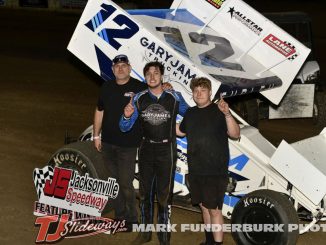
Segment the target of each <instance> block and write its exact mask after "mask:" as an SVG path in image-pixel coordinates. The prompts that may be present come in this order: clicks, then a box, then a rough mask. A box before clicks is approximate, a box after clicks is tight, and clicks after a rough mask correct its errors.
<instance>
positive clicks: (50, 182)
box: [33, 166, 119, 217]
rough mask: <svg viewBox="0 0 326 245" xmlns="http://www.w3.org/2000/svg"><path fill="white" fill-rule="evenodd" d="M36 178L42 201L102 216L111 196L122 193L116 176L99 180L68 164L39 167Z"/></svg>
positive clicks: (35, 172)
mask: <svg viewBox="0 0 326 245" xmlns="http://www.w3.org/2000/svg"><path fill="white" fill-rule="evenodd" d="M33 180H34V184H35V188H36V192H37V195H38V198H39V202H40V203H43V204H47V205H51V206H55V207H60V208H61V209H67V210H71V211H75V212H79V213H84V214H88V215H91V216H97V217H100V216H101V213H102V211H103V209H104V208H105V206H106V204H107V202H108V198H111V199H115V198H116V197H117V195H118V193H119V184H118V183H117V182H116V179H114V178H111V177H109V178H108V179H107V180H99V179H95V178H92V177H90V176H89V174H88V173H86V174H85V175H84V176H81V175H79V174H78V172H77V171H74V170H71V169H65V168H59V167H55V168H54V169H53V168H52V167H51V166H45V167H44V168H43V169H39V168H36V169H34V172H33Z"/></svg>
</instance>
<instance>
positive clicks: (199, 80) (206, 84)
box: [190, 77, 212, 91]
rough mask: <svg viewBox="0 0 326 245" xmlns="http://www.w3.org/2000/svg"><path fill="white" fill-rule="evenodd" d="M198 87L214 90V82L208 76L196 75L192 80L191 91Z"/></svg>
mask: <svg viewBox="0 0 326 245" xmlns="http://www.w3.org/2000/svg"><path fill="white" fill-rule="evenodd" d="M197 87H203V88H208V90H212V83H211V81H210V80H209V79H208V78H206V77H196V78H193V79H192V80H191V82H190V89H191V91H194V89H195V88H197Z"/></svg>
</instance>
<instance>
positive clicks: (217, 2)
mask: <svg viewBox="0 0 326 245" xmlns="http://www.w3.org/2000/svg"><path fill="white" fill-rule="evenodd" d="M205 1H206V2H208V3H209V4H210V5H212V6H214V7H215V8H217V9H220V8H221V6H222V4H223V3H224V2H225V1H226V0H205Z"/></svg>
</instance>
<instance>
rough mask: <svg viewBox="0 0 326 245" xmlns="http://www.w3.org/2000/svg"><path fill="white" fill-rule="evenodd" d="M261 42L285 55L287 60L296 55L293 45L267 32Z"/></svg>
mask: <svg viewBox="0 0 326 245" xmlns="http://www.w3.org/2000/svg"><path fill="white" fill-rule="evenodd" d="M263 42H264V43H266V44H267V45H268V46H270V47H272V48H273V49H275V50H276V51H277V52H279V53H280V54H282V55H283V56H285V57H287V58H288V59H289V60H293V59H294V58H296V57H297V56H298V54H297V51H296V49H295V47H294V46H293V45H291V43H289V42H287V41H282V40H281V39H279V38H278V37H276V36H274V35H273V34H269V35H268V36H267V37H265V38H264V40H263Z"/></svg>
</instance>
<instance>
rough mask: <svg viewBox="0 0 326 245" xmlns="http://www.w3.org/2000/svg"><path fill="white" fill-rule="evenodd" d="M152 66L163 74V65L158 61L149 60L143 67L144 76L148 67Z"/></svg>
mask: <svg viewBox="0 0 326 245" xmlns="http://www.w3.org/2000/svg"><path fill="white" fill-rule="evenodd" d="M152 66H154V67H157V68H158V69H159V70H160V72H161V75H164V65H163V64H162V63H161V62H158V61H151V62H148V63H147V64H146V65H145V67H144V69H143V74H144V76H145V75H146V72H148V70H149V68H150V67H152Z"/></svg>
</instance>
